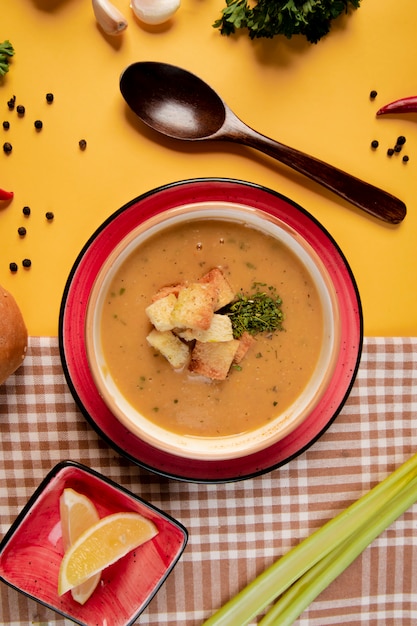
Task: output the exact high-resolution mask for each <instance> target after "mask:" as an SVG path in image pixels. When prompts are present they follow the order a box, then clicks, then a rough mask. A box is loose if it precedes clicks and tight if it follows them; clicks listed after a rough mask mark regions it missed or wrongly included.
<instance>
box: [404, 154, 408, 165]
mask: <svg viewBox="0 0 417 626" xmlns="http://www.w3.org/2000/svg"><path fill="white" fill-rule="evenodd" d="M409 160H410V157H409V156H407V155H406V154H404V156H403V163H407V161H409Z"/></svg>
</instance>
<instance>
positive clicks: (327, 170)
mask: <svg viewBox="0 0 417 626" xmlns="http://www.w3.org/2000/svg"><path fill="white" fill-rule="evenodd" d="M120 91H121V93H122V95H123V97H124V99H125V101H126V102H127V104H128V105H129V107H130V108H131V109H132V111H134V113H136V115H137V116H138V117H139V118H140V119H141V120H142V121H143V122H144V123H145V124H146V125H147V126H149V127H150V128H152V129H153V130H156V131H157V132H159V133H161V134H163V135H166V136H168V137H172V138H174V139H181V140H186V141H231V142H235V143H239V144H243V145H246V146H249V147H251V148H255V149H256V150H260V151H261V152H263V153H265V154H267V155H268V156H271V157H273V158H274V159H276V160H278V161H280V162H281V163H283V164H284V165H286V166H288V167H290V168H292V169H294V170H296V171H297V172H300V173H302V174H304V175H305V176H307V177H308V178H310V179H311V180H314V181H315V182H317V183H319V184H321V185H323V186H324V187H326V188H327V189H330V190H331V191H332V192H334V193H335V194H337V195H338V196H340V197H342V198H343V199H344V200H347V201H348V202H350V203H351V204H353V205H355V206H357V207H358V208H360V209H362V210H364V211H366V212H367V213H369V214H371V215H373V216H374V217H378V218H379V219H382V220H384V221H385V222H389V223H391V224H398V223H399V222H401V221H402V220H403V219H404V217H405V215H406V211H407V210H406V206H405V204H404V202H402V201H401V200H399V199H398V198H396V197H394V196H393V195H391V194H389V193H388V192H386V191H383V190H382V189H379V188H378V187H375V186H373V185H370V184H369V183H366V182H364V181H362V180H360V179H359V178H356V177H355V176H352V175H351V174H348V173H346V172H343V171H342V170H340V169H338V168H336V167H334V166H332V165H329V164H327V163H325V162H324V161H321V160H319V159H316V158H315V157H312V156H309V155H307V154H305V153H303V152H300V151H299V150H296V149H294V148H291V147H289V146H286V145H284V144H282V143H279V142H278V141H275V140H273V139H270V138H269V137H266V136H265V135H262V134H261V133H259V132H257V131H255V130H254V129H252V128H251V127H250V126H248V125H247V124H245V123H244V122H242V121H241V120H240V119H239V118H238V117H237V116H236V115H235V114H234V113H233V111H231V109H230V108H229V107H228V106H227V104H226V103H225V102H224V101H223V100H222V99H221V97H220V96H219V95H218V94H217V93H216V92H215V91H214V90H213V89H212V88H211V87H210V86H209V85H207V83H205V82H204V81H203V80H202V79H201V78H199V77H198V76H195V75H194V74H192V73H191V72H188V71H187V70H184V69H181V68H179V67H177V66H175V65H169V64H168V63H159V62H156V61H142V62H137V63H133V64H132V65H130V66H128V67H127V68H126V69H125V70H124V72H123V73H122V75H121V77H120Z"/></svg>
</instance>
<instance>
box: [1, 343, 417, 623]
mask: <svg viewBox="0 0 417 626" xmlns="http://www.w3.org/2000/svg"><path fill="white" fill-rule="evenodd" d="M416 424H417V338H365V341H364V349H363V354H362V360H361V365H360V368H359V372H358V376H357V379H356V382H355V385H354V387H353V390H352V392H351V395H350V397H349V399H348V401H347V403H346V405H345V407H344V408H343V410H342V412H341V413H340V414H339V416H338V417H337V419H336V420H335V422H334V423H333V424H332V425H331V426H330V428H329V429H328V431H327V432H326V433H325V434H324V436H323V437H322V438H321V439H320V440H319V441H318V442H316V443H315V444H314V445H313V446H312V447H311V448H309V449H308V450H307V451H306V452H304V453H303V454H301V455H300V456H298V457H297V458H296V459H294V460H292V461H291V462H290V463H289V464H287V465H285V466H283V467H281V468H279V469H276V470H274V471H273V472H270V473H268V474H265V475H263V476H260V477H257V478H254V479H248V480H243V481H240V482H235V483H226V484H195V483H187V482H180V481H175V480H170V479H167V478H162V477H159V476H157V475H156V474H152V473H150V472H148V471H146V470H144V469H141V468H139V467H137V466H136V465H133V464H132V463H131V462H129V461H127V460H126V459H124V458H123V457H121V456H119V455H118V454H117V453H116V452H115V451H114V450H113V449H112V448H110V447H109V446H108V445H107V444H106V443H105V442H104V441H103V440H101V439H100V437H99V436H98V435H97V434H96V432H95V431H94V430H93V429H92V428H91V426H89V425H88V423H87V422H86V420H85V418H84V417H83V415H82V414H81V412H80V411H79V410H78V408H77V406H76V405H75V403H74V400H73V398H72V396H71V394H70V391H69V389H68V387H67V384H66V381H65V378H64V374H63V371H62V366H61V362H60V357H59V349H58V341H57V339H56V338H48V337H43V338H37V337H36V338H34V337H32V338H31V339H30V349H29V352H28V355H27V358H26V360H25V362H24V365H23V367H21V368H20V370H19V371H18V372H17V373H16V374H15V375H14V376H12V377H10V378H9V379H8V381H7V382H6V384H5V385H3V386H2V387H0V431H1V434H0V532H1V536H3V535H4V533H5V532H6V531H7V530H8V528H9V526H10V524H11V523H12V521H13V520H14V518H15V517H16V515H17V514H18V512H19V511H20V510H21V508H22V507H23V506H24V504H25V503H26V501H27V499H28V497H29V496H30V495H31V494H32V493H33V491H34V490H35V488H36V487H37V486H38V485H39V483H40V482H41V481H42V479H43V478H44V476H45V475H46V474H47V473H48V471H49V470H50V469H51V468H52V467H53V466H54V465H55V464H56V463H57V462H59V461H61V460H64V459H73V460H76V461H80V462H82V463H84V464H85V465H88V466H90V467H92V468H94V469H96V470H98V471H99V472H102V473H104V474H105V475H107V476H109V477H110V478H112V479H113V480H115V481H117V482H119V483H120V484H122V485H124V486H125V487H126V488H128V489H130V490H132V491H134V492H135V493H137V494H138V495H140V496H142V497H143V498H145V499H146V500H148V501H150V502H152V503H153V504H155V505H156V506H158V507H160V508H162V509H164V510H165V511H167V512H168V513H170V514H171V515H172V516H173V517H175V518H177V519H178V520H179V521H181V522H182V523H183V524H184V525H185V526H186V527H187V528H188V531H189V542H188V546H187V548H186V550H185V552H184V554H183V556H182V558H181V560H180V562H179V563H178V564H177V566H176V567H175V569H174V571H173V572H172V573H171V575H170V576H169V578H168V580H167V582H166V584H165V585H164V586H163V587H162V589H161V590H160V591H159V592H158V594H157V595H156V597H155V598H154V599H153V600H152V602H151V604H150V605H149V606H148V608H147V609H146V610H145V612H144V613H143V614H142V616H141V618H140V622H138V623H140V624H144V625H152V626H164V625H166V624H169V625H172V626H197V625H199V624H201V623H202V622H203V621H204V619H206V618H208V617H209V615H211V614H212V613H213V612H214V610H215V609H217V608H218V607H219V606H220V605H222V604H223V603H224V602H225V601H226V600H228V599H229V598H230V597H231V596H233V595H235V594H236V593H237V591H238V590H239V589H240V588H242V587H243V586H244V585H245V584H246V583H248V582H249V581H251V580H252V579H253V578H254V577H255V576H256V575H257V574H258V573H260V572H261V571H263V570H264V569H265V568H266V567H267V566H268V565H270V564H271V563H272V562H273V561H274V560H276V559H277V558H278V557H279V556H280V555H282V554H283V553H285V552H287V551H288V550H289V549H290V548H291V547H293V546H294V545H296V544H297V543H298V542H299V541H300V540H301V539H303V538H305V537H306V536H307V535H309V534H311V532H312V531H313V530H315V529H316V528H318V527H319V526H322V525H323V524H324V523H325V522H326V521H327V520H329V519H330V518H331V517H334V515H336V514H337V513H338V512H340V511H341V510H342V509H344V508H346V507H347V506H348V505H349V504H350V503H351V502H353V501H354V500H356V499H357V498H359V497H360V496H361V495H362V494H364V493H365V492H366V491H368V490H369V489H370V488H371V487H372V486H373V485H375V484H376V483H377V482H379V481H380V480H382V479H383V478H384V477H385V476H387V474H388V473H390V472H391V471H393V470H394V469H395V468H396V467H397V466H398V465H400V464H401V463H403V462H404V461H405V460H406V459H407V458H408V457H409V456H411V455H412V454H413V453H414V451H416V450H417V428H416ZM0 593H1V603H0V623H1V624H7V625H8V626H22V625H24V626H27V625H29V624H34V623H39V622H40V623H42V624H44V625H46V624H50V625H55V624H56V625H62V624H65V623H67V624H68V623H69V622H66V621H65V620H63V619H62V618H59V617H58V616H57V615H56V614H55V613H54V612H52V611H49V610H47V609H46V608H44V607H42V606H41V605H38V604H36V603H35V602H33V601H31V600H28V599H27V598H25V597H24V596H23V595H21V594H19V593H17V592H16V591H14V590H12V589H11V588H9V587H8V586H7V585H5V584H1V583H0ZM296 624H297V625H299V626H326V625H332V626H333V625H335V624H344V625H345V624H355V625H366V626H411V625H413V624H417V505H415V506H413V507H411V509H409V510H408V511H407V512H406V513H405V514H404V515H403V516H402V517H401V518H399V519H398V520H397V521H396V522H395V523H394V524H393V525H392V526H391V527H390V528H389V529H388V530H387V531H385V532H384V533H383V534H382V535H381V536H380V537H379V538H378V539H377V540H376V541H375V542H374V543H373V544H372V545H371V546H370V547H369V548H367V549H366V550H365V552H364V553H363V554H362V555H361V556H360V557H359V558H358V559H357V560H356V561H355V562H354V563H353V564H352V565H351V566H350V567H349V568H348V569H347V570H346V571H345V572H344V573H343V574H342V575H341V576H340V577H339V578H338V579H337V580H336V581H335V582H334V583H332V584H331V585H330V587H328V588H327V589H326V590H325V591H324V592H323V593H322V594H321V595H320V596H319V597H318V598H317V600H316V601H315V602H313V603H312V604H311V605H310V607H309V608H308V609H307V610H306V611H305V612H304V613H303V615H302V616H301V617H300V618H299V619H298V620H297V622H296ZM236 626H239V625H238V624H237V625H236Z"/></svg>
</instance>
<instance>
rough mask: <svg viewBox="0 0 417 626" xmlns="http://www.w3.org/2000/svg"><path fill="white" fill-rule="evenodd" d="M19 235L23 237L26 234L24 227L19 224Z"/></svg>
mask: <svg viewBox="0 0 417 626" xmlns="http://www.w3.org/2000/svg"><path fill="white" fill-rule="evenodd" d="M17 232H18V233H19V236H20V237H24V236H25V235H26V228H25V227H24V226H19V228H18V229H17Z"/></svg>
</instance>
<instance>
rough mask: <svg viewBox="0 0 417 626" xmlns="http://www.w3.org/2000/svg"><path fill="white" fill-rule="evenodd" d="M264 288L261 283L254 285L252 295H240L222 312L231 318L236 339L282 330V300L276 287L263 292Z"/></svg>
mask: <svg viewBox="0 0 417 626" xmlns="http://www.w3.org/2000/svg"><path fill="white" fill-rule="evenodd" d="M264 286H265V285H264V284H261V283H254V284H253V286H252V289H254V292H253V293H252V294H250V295H246V294H243V293H240V294H239V295H238V297H237V300H235V301H234V302H232V303H231V304H228V305H227V306H226V307H225V308H224V309H223V311H222V312H223V313H225V314H226V315H228V316H229V317H230V320H231V322H232V328H233V336H234V338H235V339H239V338H240V337H241V336H242V335H243V333H244V332H247V333H249V334H250V335H257V334H258V333H262V332H274V331H276V330H282V323H283V321H284V314H283V312H282V310H281V305H282V300H281V298H280V297H279V295H278V294H277V293H276V290H275V288H274V287H271V286H270V287H268V289H267V290H265V289H264V290H261V287H264ZM267 291H268V292H269V294H268V293H267Z"/></svg>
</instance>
